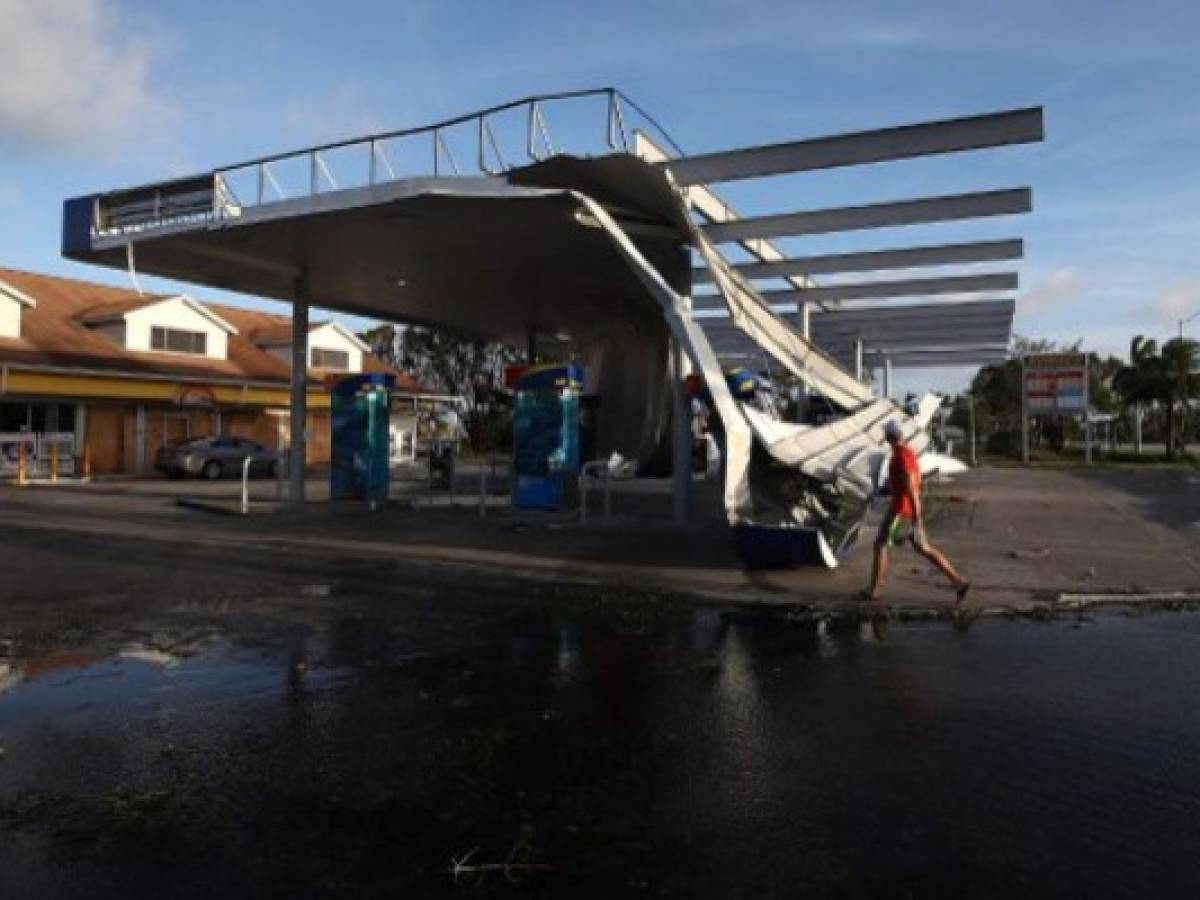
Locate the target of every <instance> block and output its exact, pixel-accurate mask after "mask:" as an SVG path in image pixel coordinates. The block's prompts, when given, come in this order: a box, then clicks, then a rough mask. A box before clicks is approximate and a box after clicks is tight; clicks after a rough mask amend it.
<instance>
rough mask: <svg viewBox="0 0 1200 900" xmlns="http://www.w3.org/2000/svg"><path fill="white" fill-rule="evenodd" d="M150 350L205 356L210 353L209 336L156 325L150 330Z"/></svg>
mask: <svg viewBox="0 0 1200 900" xmlns="http://www.w3.org/2000/svg"><path fill="white" fill-rule="evenodd" d="M150 349H151V350H169V351H170V352H172V353H195V354H197V355H199V356H204V355H205V354H206V353H207V352H208V335H206V334H205V333H204V332H203V331H184V330H183V329H181V328H163V327H162V326H161V325H155V326H153V327H152V328H151V329H150Z"/></svg>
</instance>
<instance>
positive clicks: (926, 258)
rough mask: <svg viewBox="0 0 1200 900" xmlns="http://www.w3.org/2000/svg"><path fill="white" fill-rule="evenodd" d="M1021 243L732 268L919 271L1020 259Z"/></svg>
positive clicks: (785, 272)
mask: <svg viewBox="0 0 1200 900" xmlns="http://www.w3.org/2000/svg"><path fill="white" fill-rule="evenodd" d="M1023 255H1024V243H1023V242H1022V241H1021V240H1020V239H1014V240H1004V241H977V242H975V243H970V244H942V245H940V246H935V247H905V248H902V249H896V250H869V251H864V252H860V253H831V254H824V255H820V256H798V257H793V258H791V259H781V260H779V261H778V262H756V263H739V264H738V265H735V266H734V267H733V268H734V270H735V271H737V272H738V273H739V274H740V275H742V276H744V277H746V278H787V277H793V276H797V275H828V274H832V273H835V272H873V271H881V270H885V269H918V268H924V267H926V266H945V265H955V264H965V263H979V262H998V261H1001V260H1011V259H1020V258H1021V257H1022V256H1023ZM692 280H693V281H694V282H697V283H702V282H711V281H712V274H711V273H710V272H709V271H708V270H707V269H706V268H703V267H700V266H697V267H696V268H694V269H693V270H692Z"/></svg>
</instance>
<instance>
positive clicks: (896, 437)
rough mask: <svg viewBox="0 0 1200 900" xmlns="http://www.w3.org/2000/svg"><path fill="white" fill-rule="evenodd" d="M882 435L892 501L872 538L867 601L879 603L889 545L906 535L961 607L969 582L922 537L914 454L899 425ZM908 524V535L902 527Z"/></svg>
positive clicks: (918, 468)
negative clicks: (947, 584)
mask: <svg viewBox="0 0 1200 900" xmlns="http://www.w3.org/2000/svg"><path fill="white" fill-rule="evenodd" d="M883 436H884V439H885V440H887V442H888V443H889V444H891V447H892V458H891V461H890V462H889V463H888V481H889V482H890V484H891V490H892V502H891V505H890V506H889V507H888V511H887V512H886V513H885V514H884V516H883V521H882V522H880V523H879V534H878V535H877V536H876V537H875V560H874V565H873V566H872V569H871V588H870V590H869V591H866V592H865V594H866V599H868V600H870V601H871V602H873V603H879V585H880V583H881V582H882V581H883V577H884V575H886V574H887V563H888V545H889V544H892V543H898V542H899V541H900V540H902V539H903V538H904V537H905V536H907V537H908V539H909V540H910V541H912V545H913V549H915V550H916V551H917V552H918V553H919V554H921V555H922V556H923V557H925V558H926V559H927V560H929V561H930V562H931V563H933V564H934V565H935V566H937V568H938V569H939V570H941V572H942V574H944V575H945V576H946V577H947V578H949V579H950V584H951V585H953V586H954V590H955V593H956V594H957V599H956V600H955V605H958V604H961V603H962V601H963V598H965V597H966V596H967V591H968V590H970V589H971V583H970V582H969V581H967V579H965V578H963V577H962V576H961V575H959V574H958V572H956V571H955V570H954V566H952V565H950V561H949V560H948V559H946V557H945V556H944V555H943V554H942V552H941V551H940V550H938V549H937V548H936V547H934V546H933V545H932V544H930V543H929V541H928V539H927V538H926V537H925V522H924V519H923V518H922V510H921V466H920V464H919V463H918V462H917V455H916V454H915V453H913V451H912V448H911V447H909V446H908V444H906V443H905V442H904V436H903V434H902V433H901V431H900V425H899V424H898V423H897V422H896V421H895V420H894V419H890V420H888V422H887V424H886V425H884V426H883ZM906 524H907V529H908V531H907V535H905V533H904V531H905V526H906Z"/></svg>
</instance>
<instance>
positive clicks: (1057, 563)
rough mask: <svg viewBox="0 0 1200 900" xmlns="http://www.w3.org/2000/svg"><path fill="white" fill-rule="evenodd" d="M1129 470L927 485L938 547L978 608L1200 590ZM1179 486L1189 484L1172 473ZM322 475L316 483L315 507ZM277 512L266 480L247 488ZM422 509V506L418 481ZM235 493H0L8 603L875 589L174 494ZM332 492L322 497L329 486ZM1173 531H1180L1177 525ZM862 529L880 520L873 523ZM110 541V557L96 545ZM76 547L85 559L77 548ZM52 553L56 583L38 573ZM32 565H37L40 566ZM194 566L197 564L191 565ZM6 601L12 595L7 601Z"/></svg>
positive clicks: (685, 559)
mask: <svg viewBox="0 0 1200 900" xmlns="http://www.w3.org/2000/svg"><path fill="white" fill-rule="evenodd" d="M1143 474H1144V473H1140V472H1133V473H1130V474H1129V475H1128V476H1122V475H1120V474H1115V475H1109V476H1106V477H1095V476H1093V475H1090V474H1088V475H1084V474H1079V473H1075V472H1072V471H1064V470H1039V469H1033V470H1027V469H1018V468H983V469H979V470H976V471H974V472H971V473H969V474H967V475H966V476H964V477H963V478H961V479H959V480H958V481H957V482H956V483H954V484H951V485H945V486H938V487H936V488H933V489H932V490H931V494H930V500H929V504H928V505H929V509H930V514H929V522H928V525H929V534H930V538H931V540H932V541H933V542H934V543H935V544H937V545H939V546H940V547H941V548H942V549H943V550H944V551H946V553H947V554H948V555H949V556H950V558H951V559H952V560H953V561H954V562H955V565H956V566H958V567H959V568H960V569H961V570H962V571H963V572H965V573H966V574H967V576H968V577H970V578H971V579H972V581H973V582H974V585H975V587H974V589H973V591H972V595H971V598H970V603H971V605H973V606H976V607H982V608H1007V607H1013V606H1022V605H1029V604H1035V603H1038V602H1043V601H1045V600H1047V599H1050V598H1053V597H1055V596H1057V595H1058V594H1061V593H1139V592H1181V591H1195V590H1198V589H1200V551H1198V548H1197V544H1198V538H1200V529H1195V528H1192V527H1190V525H1188V524H1186V521H1185V520H1186V519H1187V515H1188V514H1184V515H1182V516H1178V515H1176V514H1175V513H1174V512H1172V511H1173V510H1175V508H1176V506H1177V505H1178V504H1179V503H1180V502H1184V501H1183V500H1182V499H1180V498H1183V497H1186V496H1188V494H1187V492H1186V488H1187V481H1186V479H1188V478H1190V477H1194V475H1192V474H1190V473H1188V472H1185V471H1182V470H1181V471H1178V472H1176V473H1174V474H1173V475H1169V476H1161V475H1160V477H1159V478H1158V479H1157V480H1148V479H1142V478H1141V476H1142V475H1143ZM1164 477H1165V478H1167V479H1168V481H1169V479H1170V478H1176V479H1178V482H1179V483H1178V484H1174V483H1173V482H1170V483H1168V481H1164V480H1163V478H1164ZM324 484H327V482H324V480H323V479H313V480H312V481H311V482H310V487H311V493H310V496H311V497H314V498H320V497H321V493H320V491H321V490H322V488H323V485H324ZM254 488H255V490H254V496H256V497H263V498H264V499H270V497H271V495H272V494H273V490H274V485H273V483H271V482H262V481H260V482H257V483H255V484H254ZM408 489H411V490H412V491H413V493H414V496H415V497H416V498H417V499H418V500H419V499H420V498H421V497H423V496H427V495H428V491H427V486H426V485H425V483H424V482H422V481H420V480H416V479H414V480H413V481H412V482H410V483H408V487H407V488H406V487H405V483H403V482H402V483H401V484H400V485H398V486H397V493H398V494H400V493H403V492H404V491H405V490H408ZM237 490H238V486H237V484H236V483H235V482H224V481H219V482H213V483H206V482H199V481H186V482H171V481H166V480H162V481H131V482H108V483H103V482H102V483H96V484H93V485H89V486H87V487H86V488H66V487H60V488H56V489H51V488H36V489H18V488H13V487H7V488H0V527H3V529H4V530H5V533H6V534H7V535H8V537H9V539H8V541H6V543H5V544H4V546H3V547H2V548H0V559H4V558H5V557H7V559H4V563H3V565H4V567H5V571H6V572H7V573H12V575H11V576H10V577H8V578H6V583H7V585H6V589H5V592H6V593H8V594H9V597H10V598H12V597H15V596H16V595H17V594H20V595H21V596H23V597H26V598H33V597H36V596H38V595H39V594H40V593H42V592H44V591H47V590H50V589H49V588H47V584H48V583H50V582H55V583H57V582H59V581H61V580H64V579H65V580H68V581H69V580H72V578H73V576H72V572H73V571H74V570H75V569H76V568H80V567H83V568H84V569H86V572H87V575H86V578H87V581H86V584H87V585H88V586H89V587H94V588H95V589H97V590H101V589H104V588H106V576H105V574H104V573H105V571H106V569H105V565H106V564H107V565H111V567H112V569H113V572H114V573H117V572H120V573H121V574H120V575H119V576H116V575H114V577H120V578H125V577H127V576H128V570H129V567H130V566H133V568H134V569H135V570H136V569H138V567H139V566H140V567H142V568H143V569H145V570H146V571H150V570H152V569H153V567H154V566H156V565H168V566H170V565H183V564H184V563H187V564H188V571H189V572H190V577H192V578H196V579H200V580H202V581H203V580H205V579H208V578H215V579H220V578H223V577H224V575H225V574H226V573H224V572H223V571H222V569H223V567H224V568H228V569H231V570H233V569H236V570H237V571H239V572H243V573H244V572H248V571H253V572H255V573H257V574H261V575H262V576H264V577H267V576H271V575H272V573H274V574H277V575H280V574H287V573H288V572H292V571H294V570H295V568H296V566H297V565H298V564H299V563H300V562H301V561H302V563H303V568H304V570H305V571H306V572H309V573H313V572H316V573H320V572H325V573H326V574H328V575H329V576H330V577H333V576H337V575H338V574H339V573H340V572H344V571H347V570H349V569H352V568H353V567H354V566H375V565H379V564H381V563H385V564H387V565H389V566H394V567H397V571H398V570H399V569H408V570H411V573H412V576H411V577H413V578H417V579H419V578H421V577H429V576H430V573H431V572H433V571H434V570H437V575H438V577H439V578H441V579H447V578H449V579H452V580H455V581H456V583H458V584H460V585H461V586H465V587H470V586H471V585H478V587H479V589H480V590H485V591H490V590H494V589H496V585H497V584H498V583H499V582H498V581H497V579H506V580H509V581H511V580H514V579H515V580H518V581H519V580H522V579H524V580H529V579H532V580H537V581H540V582H562V583H590V584H600V585H615V586H621V587H622V588H630V589H633V588H637V589H650V590H656V591H669V592H673V593H682V594H692V595H696V596H702V597H712V598H716V599H723V600H742V601H747V602H763V603H798V604H808V605H813V606H840V605H844V604H846V603H848V602H850V600H851V598H852V597H853V595H854V593H855V592H856V591H857V590H858V589H859V588H861V587H863V586H864V584H865V581H866V578H867V573H868V570H869V566H870V560H869V556H870V554H869V548H868V547H866V546H860V547H859V548H857V550H856V552H855V553H854V554H853V555H852V556H851V557H850V558H849V559H848V560H847V561H846V562H845V564H844V565H843V566H842V567H841V568H839V569H838V570H836V571H832V572H830V571H826V570H817V569H807V570H790V571H747V570H745V569H744V568H743V567H742V566H741V564H740V562H739V560H738V559H737V557H736V556H735V554H734V552H733V548H732V546H731V541H730V540H729V536H728V532H727V529H726V528H725V526H724V525H723V524H721V523H719V522H717V523H710V524H695V525H690V526H687V527H685V528H682V529H680V528H674V527H672V526H671V525H670V523H669V522H668V521H667V520H666V519H665V518H663V517H660V518H657V519H654V518H651V517H647V516H632V515H619V516H618V517H617V518H616V519H614V520H613V521H612V522H609V523H605V522H595V523H593V524H592V525H590V526H589V527H587V528H583V527H581V526H580V525H579V523H578V519H577V517H576V516H575V515H574V514H572V513H570V512H565V513H556V514H544V513H530V512H521V511H513V510H509V509H494V508H493V509H489V510H488V512H487V515H486V517H481V516H480V515H479V509H478V501H477V497H476V498H472V497H471V496H470V494H469V493H466V491H465V490H464V491H463V493H461V494H459V495H449V494H447V493H445V492H441V493H439V494H437V497H438V498H439V499H440V501H441V506H440V508H432V509H431V508H423V507H421V506H420V505H419V504H418V505H416V506H415V507H414V505H413V504H411V503H406V502H393V503H391V504H388V505H387V506H385V507H383V508H381V509H379V510H376V511H374V512H369V511H367V510H366V509H365V508H364V507H363V506H362V505H359V504H350V503H329V502H314V503H311V504H308V505H306V506H304V507H302V508H300V509H295V508H288V507H284V506H272V507H271V508H272V509H273V510H274V511H272V512H269V513H265V514H262V515H257V516H250V517H247V518H241V517H230V516H226V517H219V516H211V515H207V514H205V513H202V512H197V511H194V510H190V509H185V508H181V507H179V506H178V505H177V504H176V503H175V502H174V501H175V498H176V497H178V496H200V497H208V498H214V497H215V498H222V497H228V498H232V497H233V496H235V494H236V491H237ZM324 490H325V491H326V493H325V496H328V494H327V490H328V489H327V487H324ZM1177 519H1178V521H1179V524H1178V525H1175V524H1173V523H1175V522H1176V520H1177ZM867 530H868V532H869V531H870V525H869V524H868V529H867ZM97 540H101V541H103V542H104V546H105V549H104V550H103V554H102V557H101V559H99V560H98V559H96V558H94V557H95V554H96V553H97V552H98V551H97V549H96V547H97V545H96V541H97ZM73 548H74V549H73ZM39 554H41V555H43V556H45V555H46V554H49V555H50V556H51V557H53V558H55V559H56V560H57V562H56V563H55V564H54V565H53V566H52V567H51V568H50V569H49V570H48V569H47V568H46V567H45V566H31V565H29V564H28V560H29V559H30V558H32V556H37V555H39ZM31 555H32V556H31ZM189 561H190V562H189ZM885 594H886V599H887V600H888V602H890V603H894V604H897V605H900V606H910V607H925V608H930V609H944V608H945V607H946V606H947V604H948V603H949V602H950V600H951V599H952V597H953V595H952V593H951V592H950V591H949V590H948V589H947V588H946V587H945V586H944V585H943V584H942V582H941V581H940V579H939V577H938V576H937V575H936V573H934V572H932V571H931V570H930V569H929V567H928V566H927V564H926V563H925V562H924V561H923V560H921V559H920V558H919V557H916V556H915V555H914V554H912V553H911V552H908V551H904V550H898V551H897V552H896V553H895V554H894V561H893V566H892V572H891V575H890V578H889V581H888V584H887V586H886V591H885ZM0 599H4V598H3V597H0Z"/></svg>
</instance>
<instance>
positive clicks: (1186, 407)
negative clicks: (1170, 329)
mask: <svg viewBox="0 0 1200 900" xmlns="http://www.w3.org/2000/svg"><path fill="white" fill-rule="evenodd" d="M1198 369H1200V343H1197V342H1196V341H1193V340H1188V339H1186V338H1173V339H1171V340H1169V341H1167V342H1166V343H1165V344H1163V345H1162V349H1161V350H1159V347H1158V343H1157V342H1156V341H1155V340H1153V339H1152V338H1146V337H1144V336H1142V335H1140V334H1139V335H1138V336H1137V337H1135V338H1134V339H1133V340H1132V341H1131V342H1130V345H1129V363H1128V364H1127V365H1124V366H1122V367H1121V369H1120V370H1119V371H1118V372H1117V373H1116V376H1115V378H1114V379H1113V384H1114V386H1115V387H1116V389H1117V391H1118V393H1119V394H1120V395H1121V398H1122V400H1123V401H1124V405H1125V407H1126V408H1128V407H1129V406H1132V405H1134V404H1140V405H1142V406H1143V407H1146V406H1149V407H1153V406H1158V407H1159V408H1160V409H1161V410H1162V411H1163V414H1164V416H1165V420H1166V421H1165V426H1164V435H1163V436H1164V440H1165V442H1166V446H1167V456H1168V458H1173V457H1174V455H1175V453H1176V451H1177V450H1179V451H1183V452H1186V451H1187V435H1188V425H1189V422H1188V418H1189V412H1190V407H1191V401H1192V400H1193V399H1194V398H1196V397H1197V396H1200V372H1198V371H1197V370H1198Z"/></svg>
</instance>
